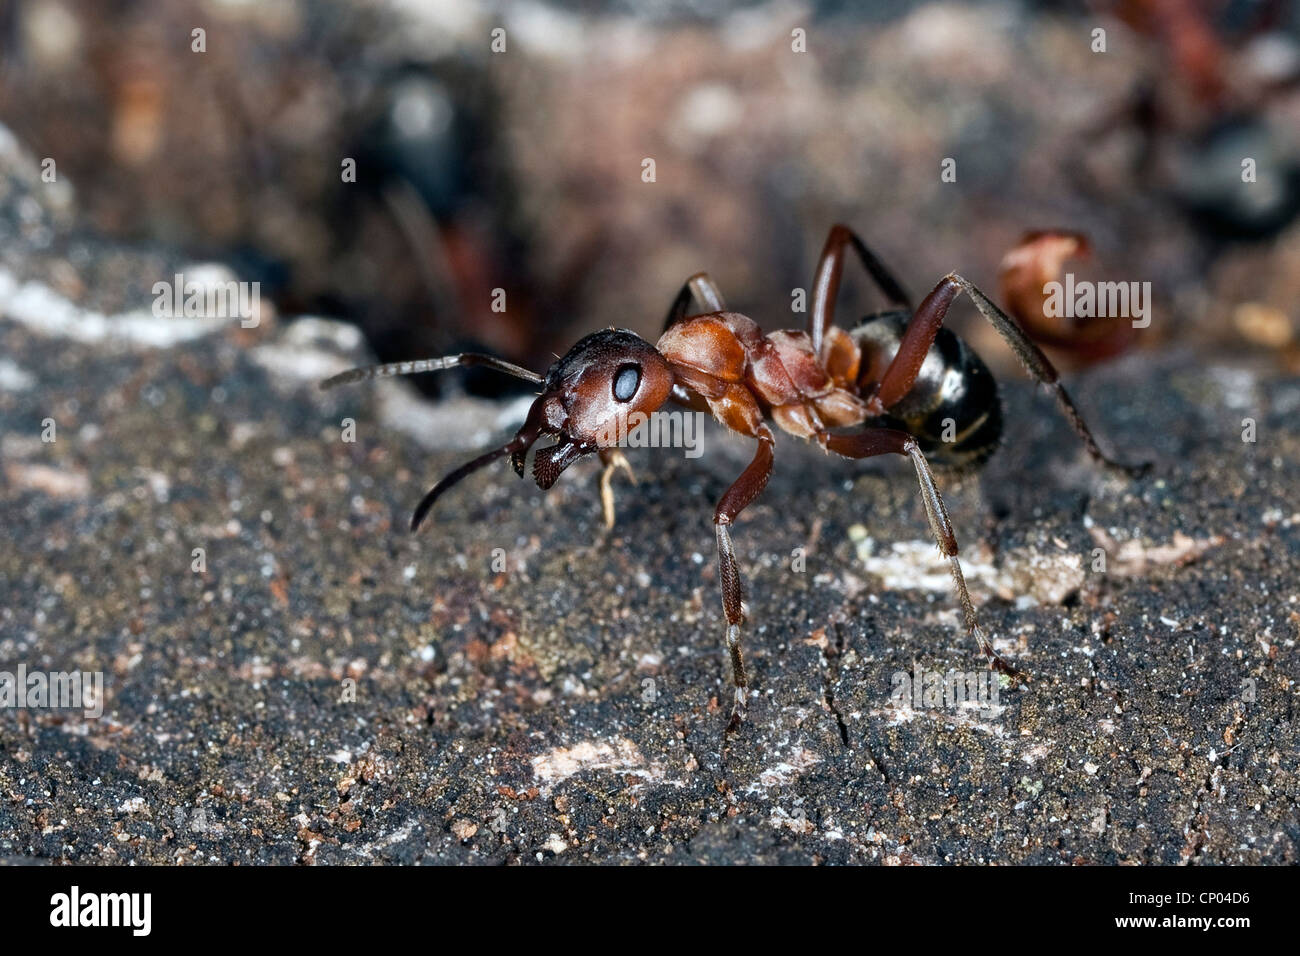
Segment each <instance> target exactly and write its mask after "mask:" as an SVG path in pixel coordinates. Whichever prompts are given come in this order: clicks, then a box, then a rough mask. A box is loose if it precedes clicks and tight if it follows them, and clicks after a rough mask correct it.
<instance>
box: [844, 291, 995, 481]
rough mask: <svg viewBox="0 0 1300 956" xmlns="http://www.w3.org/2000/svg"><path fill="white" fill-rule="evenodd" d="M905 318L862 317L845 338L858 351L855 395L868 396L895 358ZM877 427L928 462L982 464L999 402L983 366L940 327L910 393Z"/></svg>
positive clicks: (989, 446)
mask: <svg viewBox="0 0 1300 956" xmlns="http://www.w3.org/2000/svg"><path fill="white" fill-rule="evenodd" d="M910 318H911V315H910V314H909V313H907V312H902V311H890V312H881V313H878V314H876V315H872V316H868V317H867V318H866V319H864V320H863V322H862V324H861V325H859V326H858V327H857V328H855V329H854V330H853V331H852V332H850V333H849V334H850V335H852V336H853V339H854V341H855V342H857V344H858V347H859V348H861V349H862V371H861V373H860V374H859V376H858V387H859V391H860V392H861V394H863V395H870V394H871V391H872V389H873V388H874V387H875V385H876V384H877V383H878V382H879V381H880V379H881V377H882V376H883V375H884V374H885V369H886V368H888V367H889V363H890V362H891V361H893V358H894V356H895V355H896V354H898V346H899V344H900V343H901V341H902V338H903V331H904V330H905V329H906V328H907V322H908V319H910ZM881 424H884V425H888V426H890V427H893V428H900V429H902V430H903V431H906V432H907V433H908V434H910V435H912V436H913V437H914V438H915V439H916V440H917V442H918V443H919V444H920V446H921V450H922V451H923V452H925V455H926V457H927V458H928V459H929V460H930V462H931V464H933V465H934V466H936V467H940V468H949V469H968V468H975V467H977V466H979V465H981V464H983V463H984V462H985V461H986V460H987V459H988V458H989V456H990V455H992V454H993V452H994V451H995V450H997V446H998V441H999V439H1000V438H1001V437H1002V401H1001V399H1000V398H999V397H998V385H997V382H996V381H995V380H994V378H993V373H992V372H990V371H989V370H988V366H986V365H985V364H984V360H983V359H981V358H980V357H979V356H978V355H977V354H976V353H975V350H974V349H972V348H971V347H970V346H969V345H967V344H966V343H965V342H963V341H962V340H961V339H960V338H959V337H958V336H957V335H956V333H954V332H952V331H951V330H949V329H946V328H941V329H940V330H939V334H938V335H936V336H935V339H934V344H933V345H931V346H930V351H929V352H928V353H927V354H926V356H925V362H924V363H922V365H921V371H920V373H919V374H918V375H917V378H916V382H915V384H914V385H913V386H912V388H911V390H910V391H909V392H908V393H907V394H906V395H904V396H903V397H902V398H901V399H900V400H899V401H898V402H897V403H895V404H894V406H893V407H892V408H889V409H887V414H886V415H885V417H884V419H883V420H882V421H881Z"/></svg>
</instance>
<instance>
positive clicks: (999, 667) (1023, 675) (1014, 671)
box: [989, 654, 1033, 684]
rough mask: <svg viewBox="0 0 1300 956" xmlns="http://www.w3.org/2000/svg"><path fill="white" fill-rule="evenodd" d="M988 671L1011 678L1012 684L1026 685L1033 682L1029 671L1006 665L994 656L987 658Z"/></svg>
mask: <svg viewBox="0 0 1300 956" xmlns="http://www.w3.org/2000/svg"><path fill="white" fill-rule="evenodd" d="M989 669H990V670H995V671H997V672H998V673H1000V674H1006V675H1007V677H1009V678H1011V681H1012V683H1013V684H1015V683H1020V682H1023V683H1026V684H1028V683H1030V681H1031V680H1033V678H1032V676H1031V675H1030V673H1029V671H1025V670H1021V669H1019V668H1018V667H1015V666H1013V665H1011V664H1008V663H1007V662H1006V661H1004V660H1003V659H1002V658H1001V657H998V656H997V655H996V654H994V655H993V656H992V657H990V658H989Z"/></svg>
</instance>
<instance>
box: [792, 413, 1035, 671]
mask: <svg viewBox="0 0 1300 956" xmlns="http://www.w3.org/2000/svg"><path fill="white" fill-rule="evenodd" d="M817 438H818V441H820V442H821V443H822V444H823V445H825V446H826V448H827V449H828V450H830V451H833V452H835V453H836V454H837V455H843V456H844V457H845V458H872V457H874V456H876V455H889V454H894V455H906V456H907V457H908V458H911V459H912V465H913V466H914V467H915V468H916V477H917V479H918V480H919V481H920V483H921V501H922V502H923V503H924V504H925V516H926V518H927V519H928V521H929V523H930V533H931V534H933V535H934V540H935V542H936V543H937V544H938V545H939V550H940V551H941V552H943V555H944V557H946V558H947V559H948V568H949V570H950V571H951V572H952V581H953V585H954V586H955V588H956V590H957V600H958V601H960V602H961V610H962V616H963V617H964V619H965V622H966V632H967V633H968V634H970V636H971V637H973V638H974V639H975V643H976V644H977V645H979V649H980V650H981V651H982V652H983V654H984V656H985V657H986V658H988V662H989V667H991V668H993V669H994V670H998V671H1001V672H1002V673H1004V674H1007V675H1010V676H1012V677H1020V678H1023V679H1025V680H1028V675H1027V674H1025V673H1024V672H1023V671H1019V670H1017V669H1016V668H1015V667H1013V666H1012V665H1011V664H1009V663H1007V662H1006V661H1005V660H1003V658H1002V657H1001V656H1000V655H999V654H998V652H997V651H995V650H994V649H993V645H992V644H991V643H990V642H989V639H988V638H987V637H985V636H984V631H983V629H982V628H981V627H980V625H979V619H978V618H977V617H976V616H975V605H974V604H972V603H971V599H970V592H969V591H967V590H966V577H965V575H963V574H962V572H961V561H960V560H959V559H958V557H957V552H958V548H957V534H956V532H954V531H953V528H952V519H950V518H949V517H948V509H947V508H946V507H945V506H944V503H943V496H942V495H940V494H939V486H938V485H937V484H935V481H934V474H933V473H932V472H931V471H930V463H929V462H928V461H926V460H925V455H924V454H922V453H921V448H920V446H919V445H917V443H916V439H914V438H913V437H912V436H911V435H909V434H907V432H902V431H898V430H896V429H893V428H868V429H865V430H863V431H860V432H855V433H852V434H848V435H831V434H827V433H822V434H821V435H818V436H817Z"/></svg>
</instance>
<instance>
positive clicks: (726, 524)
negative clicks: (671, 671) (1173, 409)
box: [321, 225, 1142, 730]
mask: <svg viewBox="0 0 1300 956" xmlns="http://www.w3.org/2000/svg"><path fill="white" fill-rule="evenodd" d="M848 248H852V249H853V250H855V252H856V253H857V255H858V257H859V258H860V259H861V261H862V264H863V266H864V267H865V268H866V270H867V272H869V273H870V274H871V276H872V277H873V278H874V279H875V280H876V282H877V283H878V284H879V285H880V287H881V289H882V290H883V291H884V292H885V294H886V295H887V296H888V297H889V299H890V300H891V302H892V303H894V304H895V305H897V306H901V307H902V308H897V309H893V310H890V311H886V312H882V313H878V314H876V315H874V316H871V317H869V318H867V319H866V320H865V321H864V322H863V323H862V324H861V325H859V326H858V327H857V328H855V329H853V330H852V331H851V332H850V331H846V330H844V329H841V328H839V327H837V326H835V325H834V324H833V323H832V319H833V312H834V304H835V299H836V295H837V293H838V290H839V285H840V278H841V274H842V272H843V267H844V258H845V254H846V249H848ZM963 291H964V292H966V293H967V294H968V295H969V296H970V297H971V299H972V300H974V302H975V305H976V307H977V308H978V309H979V311H980V312H981V313H982V314H983V315H984V317H985V318H986V319H988V320H989V322H991V323H992V324H993V327H994V328H995V329H996V330H997V331H998V333H999V334H1000V335H1001V336H1002V338H1003V339H1005V340H1006V342H1007V344H1008V345H1010V346H1011V348H1012V350H1013V351H1014V352H1015V353H1016V355H1017V356H1018V357H1019V359H1020V360H1021V362H1023V363H1024V365H1025V367H1026V368H1027V369H1028V370H1029V372H1030V374H1032V375H1033V376H1034V378H1035V379H1036V380H1038V381H1039V382H1041V383H1042V384H1044V385H1047V386H1048V387H1049V388H1050V389H1051V390H1052V392H1053V394H1054V396H1055V398H1056V401H1057V403H1058V405H1059V406H1060V408H1061V410H1062V412H1063V413H1064V414H1065V417H1066V418H1067V419H1068V420H1069V422H1070V424H1071V425H1072V426H1073V428H1074V430H1075V432H1076V433H1078V435H1079V437H1080V438H1081V439H1082V440H1083V443H1084V446H1085V448H1086V449H1087V450H1088V453H1089V454H1090V455H1091V456H1092V457H1093V458H1094V459H1095V460H1097V461H1098V462H1101V463H1103V464H1105V465H1108V466H1111V467H1116V468H1121V469H1123V470H1125V471H1127V472H1129V473H1130V474H1136V473H1139V472H1140V471H1141V470H1142V469H1140V468H1131V467H1128V466H1124V465H1119V464H1118V463H1116V462H1114V461H1112V460H1111V459H1109V458H1107V457H1106V456H1105V455H1104V454H1103V453H1102V452H1101V450H1100V449H1099V448H1098V447H1097V443H1096V442H1095V441H1094V440H1093V437H1092V434H1091V433H1090V432H1089V430H1088V427H1087V425H1085V424H1084V422H1083V419H1082V418H1081V417H1080V415H1079V412H1078V410H1077V409H1076V408H1075V406H1074V403H1073V402H1072V401H1071V400H1070V397H1069V396H1068V395H1067V394H1066V392H1065V390H1064V389H1063V388H1062V387H1061V385H1060V383H1059V381H1058V378H1057V373H1056V370H1055V369H1054V368H1053V367H1052V365H1051V363H1050V362H1049V361H1048V360H1047V358H1046V357H1045V356H1044V355H1043V353H1042V351H1040V350H1039V348H1038V346H1036V345H1035V344H1034V343H1033V342H1032V341H1030V339H1029V338H1028V337H1027V336H1026V335H1025V334H1024V332H1022V331H1021V329H1020V328H1019V326H1017V325H1016V323H1015V322H1013V321H1012V320H1011V319H1010V318H1008V317H1007V315H1006V314H1005V313H1004V312H1003V311H1002V310H1001V309H999V308H998V307H997V306H996V305H994V304H993V302H991V301H990V300H989V299H988V298H987V297H986V296H985V295H984V293H982V292H981V291H980V290H979V289H977V288H976V287H975V286H973V285H972V284H971V283H969V282H968V281H967V280H966V279H964V278H962V277H961V276H960V275H957V274H956V273H950V274H949V275H947V276H945V277H944V278H943V279H941V280H940V281H939V284H938V285H936V286H935V288H934V290H933V291H932V292H931V293H930V294H929V295H928V296H926V298H925V300H924V301H923V302H922V303H921V305H920V306H919V307H918V308H917V309H916V310H915V311H913V310H912V309H911V307H910V305H909V303H908V298H907V295H906V293H904V292H903V290H902V287H901V286H900V285H899V283H898V281H897V280H896V279H895V278H894V277H893V275H892V274H891V273H890V272H889V270H888V269H886V268H885V267H884V266H883V265H882V264H881V263H880V262H879V261H878V260H877V259H876V257H875V256H874V255H873V254H872V253H871V252H870V251H869V250H868V249H867V247H866V246H865V245H864V244H863V243H862V241H861V240H860V239H859V238H858V237H857V236H856V235H855V234H854V233H853V232H852V231H851V230H849V229H848V228H847V227H845V226H838V225H837V226H835V227H834V228H832V229H831V232H830V235H829V237H828V238H827V240H826V246H825V248H824V249H823V251H822V255H821V259H820V261H819V263H818V267H817V275H816V279H815V281H814V287H813V292H812V308H811V310H810V313H809V322H808V329H807V331H780V332H771V333H768V334H764V333H763V332H762V331H761V330H760V329H759V327H758V326H757V325H756V324H755V323H754V321H753V320H752V319H749V318H747V317H746V316H744V315H741V314H739V313H737V312H729V311H726V305H725V303H724V302H723V299H722V295H721V293H720V292H719V290H718V287H717V285H716V284H715V283H714V282H713V280H712V279H711V278H710V277H709V276H708V275H707V274H705V273H699V274H697V275H695V276H692V277H691V278H690V279H689V280H688V281H687V282H686V284H685V285H684V286H683V287H682V290H681V292H680V293H679V294H678V296H677V299H676V301H675V302H674V303H673V305H672V308H671V309H670V310H669V312H668V319H667V322H666V323H665V329H664V333H663V335H662V336H661V337H660V339H659V341H658V343H657V344H656V345H651V344H650V343H649V342H647V341H645V340H644V339H642V338H641V337H640V336H638V335H636V334H635V333H633V332H629V331H627V330H624V329H606V330H603V331H600V332H595V333H593V334H591V335H588V336H587V337H586V338H584V339H582V340H581V341H579V342H578V343H577V344H576V345H574V346H573V348H572V349H570V350H569V352H568V354H567V355H565V356H564V357H563V358H561V359H560V360H559V361H558V362H556V363H555V364H554V365H553V366H552V367H551V369H550V371H548V372H547V374H546V376H545V378H543V377H541V376H539V375H537V374H535V373H533V372H530V371H528V370H527V369H523V368H520V367H518V366H516V365H512V364H510V363H508V362H504V361H502V360H500V359H497V358H494V357H492V356H489V355H481V354H464V355H452V356H447V357H444V358H436V359H424V360H420V361H412V362H398V363H394V364H390V365H380V366H372V367H370V368H362V369H354V370H352V371H349V372H344V373H342V374H341V375H336V376H334V377H333V378H330V379H328V380H326V381H325V382H322V383H321V387H322V388H330V387H333V386H335V385H339V384H343V383H345V382H355V381H359V380H361V379H366V378H374V377H379V376H389V375H406V374H411V373H415V372H427V371H437V370H441V369H447V368H453V367H456V366H463V365H486V366H490V367H492V368H495V369H497V370H499V371H502V372H506V373H508V374H511V375H515V376H517V377H519V378H523V379H526V380H528V381H531V382H535V383H537V384H539V385H541V386H542V392H541V395H540V396H539V397H538V398H537V400H536V401H535V402H534V403H533V405H532V407H531V409H530V410H529V413H528V417H527V418H526V420H525V421H524V424H523V426H522V427H521V428H520V429H519V431H518V433H516V435H515V436H514V437H513V438H512V439H511V440H510V441H508V442H507V443H506V444H504V445H502V446H501V447H500V448H496V449H493V450H492V451H489V452H487V453H486V454H484V455H481V456H480V457H478V458H476V459H474V460H473V461H471V462H469V463H467V464H465V465H462V466H461V467H460V468H457V469H456V470H455V471H453V472H451V473H450V474H449V475H447V476H446V477H445V478H443V479H442V480H441V481H439V482H438V483H437V484H436V485H434V487H433V488H432V489H431V490H430V491H429V492H428V494H426V495H425V496H424V499H423V500H422V501H421V502H420V504H419V506H418V507H417V508H416V510H415V514H414V516H413V517H412V520H411V528H412V530H415V529H417V528H418V527H419V526H420V523H421V522H422V521H423V520H424V517H425V515H426V514H428V512H429V510H430V509H431V508H432V507H433V505H434V503H435V502H436V501H437V499H438V498H439V496H441V495H442V493H443V492H444V491H446V490H447V489H448V488H450V487H451V486H452V485H454V484H455V483H456V482H458V481H460V480H461V479H462V478H464V477H465V476H466V475H468V474H470V473H471V472H473V471H476V470H478V469H479V468H482V467H483V466H485V465H487V464H489V463H490V462H493V461H495V460H496V459H498V458H504V457H506V456H509V457H510V459H511V463H512V465H513V466H514V468H515V471H516V472H518V473H519V475H520V476H521V477H522V476H523V473H524V467H525V460H526V455H527V454H528V452H529V449H531V448H532V447H533V445H534V443H535V442H537V440H538V439H539V438H541V437H542V436H544V435H545V436H549V437H551V438H554V439H555V444H553V445H548V446H546V447H542V448H539V449H538V450H537V451H536V452H535V453H534V457H533V465H532V473H533V478H534V480H535V481H536V482H537V485H538V487H539V488H542V489H546V488H550V487H551V485H553V484H554V483H555V481H556V479H557V478H558V477H559V476H560V473H561V472H562V471H564V469H565V468H567V467H568V466H569V465H571V464H572V463H573V462H574V461H576V460H577V459H578V458H579V457H581V456H583V455H586V454H590V453H593V452H595V453H597V454H599V455H600V457H601V460H602V461H603V462H604V464H605V471H604V474H603V475H602V479H601V480H602V498H603V501H604V506H605V517H606V522H607V523H611V522H612V509H613V499H612V495H611V494H610V491H609V480H610V477H611V475H612V473H613V471H614V470H615V469H616V468H620V467H623V468H626V467H627V463H626V460H625V459H623V456H622V453H621V452H620V451H619V449H618V444H619V441H620V439H621V438H625V437H626V435H627V434H628V419H629V416H631V415H633V414H634V413H640V414H641V415H649V414H650V413H652V412H654V411H656V410H657V409H659V408H660V407H661V406H662V405H663V404H664V403H665V402H667V401H669V400H670V399H671V400H672V401H675V402H677V403H679V404H681V405H685V406H686V407H688V408H691V409H695V410H701V411H708V412H709V413H711V414H712V415H713V417H714V418H716V419H717V420H718V421H719V422H721V423H722V424H723V425H725V426H727V427H728V428H730V429H732V430H733V431H735V432H738V433H740V434H742V435H746V436H748V437H750V438H753V439H754V440H755V441H756V442H757V450H756V452H755V454H754V458H753V461H752V462H750V464H749V466H748V467H747V468H746V469H745V470H744V471H743V472H742V473H741V475H740V477H739V478H737V479H736V481H735V482H734V483H733V484H732V485H731V487H730V488H728V489H727V491H726V492H725V493H724V494H723V496H722V498H721V499H720V500H719V501H718V505H717V508H716V509H715V511H714V514H713V524H714V529H715V531H716V534H717V541H718V569H719V581H720V584H721V588H722V608H723V614H724V616H725V618H726V644H727V649H728V651H729V653H730V655H731V665H732V677H733V681H734V684H735V706H734V709H733V711H732V715H731V720H730V722H729V723H728V725H727V729H728V730H735V729H736V728H737V727H738V726H739V725H740V722H741V721H742V720H743V718H744V712H745V701H746V695H747V693H748V683H747V680H746V677H745V663H744V657H743V655H742V653H741V647H740V627H741V624H742V622H743V620H744V610H743V608H742V603H741V596H742V594H741V579H740V569H739V567H738V565H737V562H736V553H735V549H734V548H733V546H732V542H731V525H732V523H733V522H734V521H735V520H736V516H737V515H739V514H740V512H741V511H743V510H744V508H745V507H746V506H747V505H748V504H749V503H750V502H751V501H753V500H754V499H755V498H756V497H757V496H758V494H759V492H761V491H762V490H763V487H764V486H765V485H766V484H767V480H768V477H769V476H770V474H771V472H772V460H773V456H772V450H773V448H774V446H775V437H774V435H773V433H772V430H771V428H770V427H769V426H768V420H771V421H772V422H775V423H776V425H777V426H778V427H779V428H781V429H782V430H783V431H786V432H789V433H790V434H792V435H797V436H798V437H800V438H803V439H807V440H812V441H815V442H817V443H818V444H819V445H821V446H822V447H823V448H824V449H826V450H828V451H832V452H835V453H836V454H839V455H843V456H844V457H846V458H870V457H873V456H875V455H885V454H895V455H903V456H906V457H907V458H909V459H910V460H911V462H912V464H913V466H914V467H915V469H916V474H917V478H918V479H919V480H920V485H921V497H922V500H923V502H924V503H925V511H926V515H927V517H928V518H929V523H930V529H931V531H932V532H933V534H934V537H935V540H936V541H937V543H938V545H939V549H940V550H941V551H942V552H943V554H944V555H946V556H947V558H948V560H949V563H950V567H951V571H952V577H953V582H954V584H955V586H956V591H957V596H958V599H959V600H960V602H961V606H962V612H963V614H964V617H965V624H966V629H967V631H968V632H969V633H970V635H971V636H972V637H973V638H974V639H975V641H976V643H977V644H978V645H979V648H980V650H981V651H983V653H984V654H985V656H986V657H987V658H988V660H989V664H990V666H991V667H994V668H996V669H998V670H1000V671H1002V672H1004V673H1007V674H1010V675H1018V674H1019V673H1020V672H1018V671H1017V670H1016V669H1015V668H1013V667H1012V666H1011V665H1010V664H1008V663H1007V662H1005V661H1004V660H1003V659H1002V658H1001V657H999V656H998V654H997V652H996V651H994V649H993V646H992V644H991V643H990V642H989V640H988V639H987V638H986V637H985V636H984V632H983V631H982V630H981V629H980V626H979V622H978V621H977V619H976V616H975V609H974V607H973V606H972V604H971V600H970V596H969V594H968V593H967V591H966V582H965V579H964V578H963V577H962V571H961V564H960V562H959V561H958V558H957V538H956V536H955V534H954V533H953V529H952V523H951V521H950V520H949V518H948V512H947V509H946V508H945V507H944V503H943V499H942V497H941V496H940V494H939V489H938V486H937V485H936V484H935V481H934V476H933V475H932V473H931V471H930V465H929V461H928V459H933V460H934V461H935V462H936V463H937V464H941V465H949V466H957V467H974V466H977V465H979V464H982V463H983V462H984V461H985V460H986V459H987V458H988V457H989V456H990V455H991V454H992V453H993V451H994V449H995V448H996V446H997V442H998V439H999V437H1000V435H1001V433H1002V410H1001V404H1000V402H999V399H998V393H997V384H996V382H995V381H994V379H993V376H992V374H991V373H990V372H989V370H988V368H987V367H986V366H985V365H984V362H983V361H982V360H981V359H980V358H979V356H978V355H976V354H975V352H974V350H972V349H971V348H970V347H969V346H968V345H966V344H965V343H964V342H963V341H962V340H961V339H959V338H958V337H957V336H956V335H955V334H953V333H952V332H951V331H949V330H948V329H945V328H943V321H944V317H945V316H946V315H947V312H948V308H949V306H950V305H951V304H952V301H953V300H954V299H955V298H956V297H957V294H958V293H959V292H963ZM692 299H694V300H696V301H698V303H699V305H700V306H702V307H703V312H700V313H692V312H691V310H690V305H691V301H692ZM850 426H860V427H858V428H857V429H856V430H855V431H851V432H847V433H844V432H836V431H832V429H841V428H847V427H850ZM945 431H946V432H947V433H948V434H947V435H946V436H945V435H944V433H945ZM945 437H947V438H949V439H950V440H947V441H945V440H944V438H945Z"/></svg>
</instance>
